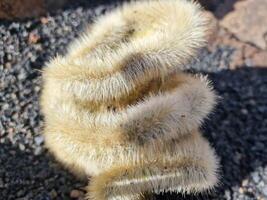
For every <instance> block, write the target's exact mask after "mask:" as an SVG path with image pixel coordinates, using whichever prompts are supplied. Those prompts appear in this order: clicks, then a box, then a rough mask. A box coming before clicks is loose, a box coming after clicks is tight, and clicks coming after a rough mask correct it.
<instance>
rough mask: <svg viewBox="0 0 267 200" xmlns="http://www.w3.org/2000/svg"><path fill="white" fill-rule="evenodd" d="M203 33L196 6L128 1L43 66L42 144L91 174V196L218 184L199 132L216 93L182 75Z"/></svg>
mask: <svg viewBox="0 0 267 200" xmlns="http://www.w3.org/2000/svg"><path fill="white" fill-rule="evenodd" d="M207 31H208V28H207V19H206V18H205V16H204V15H203V14H202V12H201V9H200V7H199V5H198V4H196V3H192V2H190V1H186V0H177V1H174V0H165V1H163V0H157V1H140V2H132V3H127V4H124V5H123V6H121V7H119V8H117V9H115V10H114V11H112V12H110V13H108V14H106V15H104V16H101V17H100V18H99V19H97V20H96V22H95V23H94V24H93V25H91V26H90V28H89V29H88V30H86V31H85V33H84V34H83V35H81V37H79V38H78V39H77V40H76V41H74V42H73V43H72V44H71V45H70V47H69V49H68V52H67V54H66V55H65V56H64V57H63V56H57V57H56V58H54V59H53V60H51V61H50V62H49V63H48V64H47V67H46V68H45V69H44V74H43V77H44V87H43V93H42V100H41V105H42V110H43V113H44V115H45V122H46V126H45V130H44V132H45V138H46V145H47V147H48V149H49V150H50V151H51V152H52V153H53V154H54V155H55V156H56V158H57V159H58V160H59V161H60V162H62V163H63V164H64V165H66V166H67V167H68V168H69V169H70V170H72V171H73V172H74V173H75V174H77V175H78V176H80V177H91V180H90V182H89V185H88V187H87V190H88V192H87V198H88V199H92V200H111V199H129V200H130V199H141V198H142V197H143V195H144V194H145V193H150V192H151V193H159V192H164V191H171V192H181V193H183V192H187V193H190V192H202V191H205V190H207V189H210V188H212V187H213V186H214V185H215V184H216V183H217V176H216V171H217V168H218V166H217V159H216V156H215V154H214V151H213V149H212V148H211V147H210V145H209V144H208V142H207V141H206V140H205V139H204V138H203V137H202V136H201V133H200V131H199V127H200V126H201V124H202V122H203V120H204V119H205V118H206V117H207V115H208V114H209V113H210V112H211V110H212V109H213V107H214V105H215V103H216V95H215V94H214V91H213V90H212V87H211V85H210V83H209V81H208V80H207V78H205V77H203V76H196V75H190V74H188V73H185V72H184V68H185V67H184V66H185V65H186V64H187V62H188V61H189V60H190V59H192V58H194V57H195V56H196V53H197V50H198V49H199V48H201V47H203V46H204V45H205V41H206V35H207Z"/></svg>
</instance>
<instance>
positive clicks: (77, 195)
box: [70, 190, 84, 199]
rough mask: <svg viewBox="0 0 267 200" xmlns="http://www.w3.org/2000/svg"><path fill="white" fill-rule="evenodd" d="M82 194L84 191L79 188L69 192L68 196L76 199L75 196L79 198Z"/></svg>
mask: <svg viewBox="0 0 267 200" xmlns="http://www.w3.org/2000/svg"><path fill="white" fill-rule="evenodd" d="M83 195H84V193H83V192H82V191H80V190H72V191H71V192H70V197H71V198H73V199H77V198H80V197H82V196H83Z"/></svg>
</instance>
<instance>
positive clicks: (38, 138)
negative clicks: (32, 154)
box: [34, 135, 44, 146]
mask: <svg viewBox="0 0 267 200" xmlns="http://www.w3.org/2000/svg"><path fill="white" fill-rule="evenodd" d="M34 142H35V143H36V144H37V145H38V146H39V145H41V144H42V143H43V142H44V137H43V136H42V135H38V136H36V137H35V138H34Z"/></svg>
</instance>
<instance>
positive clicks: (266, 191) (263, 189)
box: [262, 185, 267, 197]
mask: <svg viewBox="0 0 267 200" xmlns="http://www.w3.org/2000/svg"><path fill="white" fill-rule="evenodd" d="M262 193H263V194H264V195H265V196H266V197H267V185H265V186H264V187H263V188H262Z"/></svg>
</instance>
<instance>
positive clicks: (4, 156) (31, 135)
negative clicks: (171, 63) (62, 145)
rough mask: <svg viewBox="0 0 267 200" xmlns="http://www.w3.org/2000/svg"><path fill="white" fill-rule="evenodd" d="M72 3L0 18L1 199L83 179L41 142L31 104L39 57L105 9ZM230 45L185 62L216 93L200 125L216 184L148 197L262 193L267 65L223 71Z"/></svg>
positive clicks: (53, 192) (266, 181) (52, 195)
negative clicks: (216, 171) (34, 15)
mask: <svg viewBox="0 0 267 200" xmlns="http://www.w3.org/2000/svg"><path fill="white" fill-rule="evenodd" d="M77 2H78V1H76V4H75V5H74V4H72V7H66V8H65V9H64V12H60V11H58V12H56V13H53V14H50V15H49V16H45V17H43V18H40V19H33V20H28V21H23V22H0V166H1V167H0V196H1V197H0V198H1V199H5V200H11V199H20V200H29V199H34V200H50V199H64V200H65V199H71V197H74V196H79V195H78V194H76V193H77V192H78V191H75V189H81V188H82V187H83V186H85V184H86V183H83V182H79V181H78V180H76V179H75V178H74V177H73V176H72V175H71V174H70V173H68V172H67V171H65V170H64V169H63V168H62V167H61V166H60V164H58V163H57V162H55V160H54V159H53V157H52V156H51V155H49V154H48V153H47V151H46V150H45V149H44V147H43V142H44V141H43V137H42V135H41V130H42V126H43V117H42V115H41V114H40V111H39V110H40V109H39V105H38V99H39V95H40V90H41V87H40V85H41V73H40V72H39V70H40V69H42V66H43V65H44V62H46V61H47V60H49V59H50V58H51V57H53V56H55V55H56V54H57V53H59V54H64V52H65V49H66V46H67V44H68V43H69V42H70V41H71V40H72V39H73V38H75V37H76V36H77V35H78V34H79V32H80V31H81V30H82V29H83V27H84V26H85V24H86V23H87V22H91V21H92V19H93V18H94V17H95V16H97V15H99V14H101V13H103V12H105V10H106V9H110V8H111V6H107V5H105V6H103V5H102V6H97V7H94V6H96V5H90V4H89V3H83V4H81V3H77ZM79 5H83V7H80V6H79ZM233 51H235V49H233V48H230V47H227V46H218V47H217V49H215V50H214V51H213V52H208V51H207V50H203V51H202V52H201V55H200V59H199V61H197V62H193V63H192V64H191V66H192V67H193V68H194V69H195V70H197V71H201V72H203V73H207V74H209V76H210V78H211V79H212V80H213V82H214V86H215V89H216V91H217V92H218V94H219V95H220V96H221V97H222V98H221V101H220V103H219V105H218V106H217V109H216V111H215V112H214V114H213V115H212V116H211V117H210V120H209V121H207V123H206V124H205V125H204V127H203V129H204V132H205V136H206V137H207V138H208V139H209V141H210V142H211V144H212V145H213V146H214V147H215V149H216V151H217V154H218V155H219V157H220V158H221V165H222V168H221V172H220V175H221V184H220V185H219V186H218V187H217V188H216V189H215V190H214V191H211V192H210V193H209V194H203V195H197V196H196V197H191V196H186V195H185V196H183V197H181V196H177V195H173V194H165V195H160V196H157V197H155V199H198V200H199V199H206V200H207V199H227V200H232V199H233V200H237V199H240V200H254V199H258V200H263V199H267V156H266V155H267V147H266V144H267V103H266V99H267V68H257V67H256V66H255V67H250V68H248V67H243V68H240V69H237V70H229V63H230V62H231V54H232V52H233ZM73 190H74V191H73ZM71 191H72V192H71Z"/></svg>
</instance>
